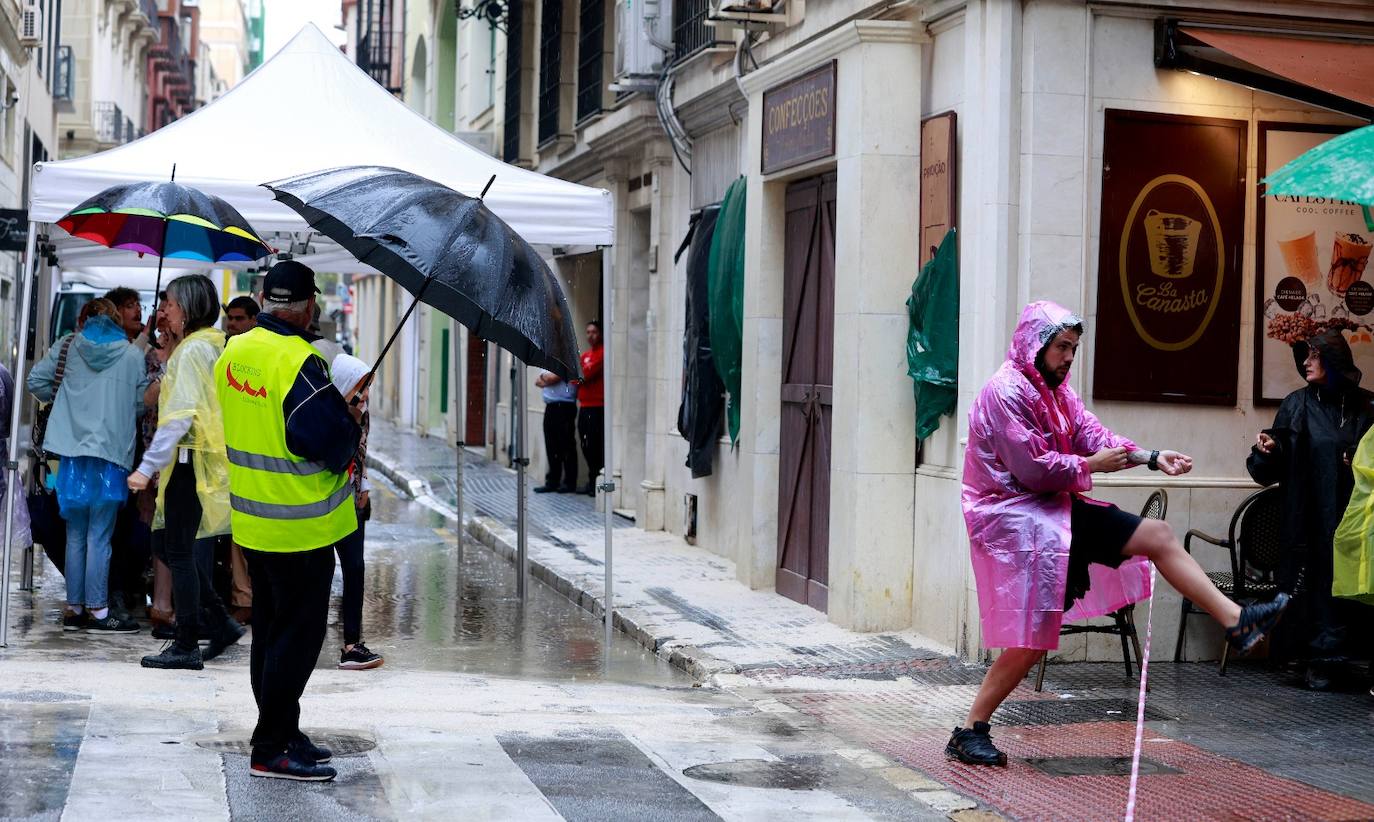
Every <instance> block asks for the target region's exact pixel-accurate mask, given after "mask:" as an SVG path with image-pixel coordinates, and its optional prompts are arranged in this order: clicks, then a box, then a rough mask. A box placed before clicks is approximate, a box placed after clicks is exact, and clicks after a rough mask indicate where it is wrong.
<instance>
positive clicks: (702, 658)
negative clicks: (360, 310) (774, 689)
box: [367, 451, 740, 684]
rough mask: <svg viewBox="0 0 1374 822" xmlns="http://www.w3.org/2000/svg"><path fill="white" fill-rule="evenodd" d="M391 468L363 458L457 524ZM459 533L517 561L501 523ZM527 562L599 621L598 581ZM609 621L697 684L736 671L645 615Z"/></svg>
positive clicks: (482, 521) (478, 519)
mask: <svg viewBox="0 0 1374 822" xmlns="http://www.w3.org/2000/svg"><path fill="white" fill-rule="evenodd" d="M395 463H396V460H394V459H393V458H392V457H390V456H388V455H387V454H384V453H380V452H377V451H369V452H368V454H367V465H368V468H370V469H375V470H376V471H377V472H378V473H379V474H381V475H382V476H384V477H386V478H387V479H388V480H389V481H390V482H391V483H392V484H394V485H396V486H397V487H399V488H400V490H401V491H402V493H405V494H408V495H409V496H410V497H411V498H412V499H414V500H415V501H416V502H420V503H423V504H425V505H427V506H428V507H430V508H433V509H434V510H436V511H439V512H440V513H442V514H443V515H444V516H445V517H447V518H448V519H449V520H451V521H456V520H457V518H458V515H457V512H456V511H454V510H453V507H452V506H450V505H448V504H446V503H444V502H441V501H440V500H437V499H435V498H434V495H433V493H432V491H431V489H430V486H429V483H428V482H426V481H425V480H424V479H422V478H421V477H417V476H415V475H414V474H412V473H410V472H409V471H406V470H405V469H403V468H398V467H397V466H396V464H395ZM464 530H465V531H466V532H467V534H468V535H469V536H470V537H472V538H473V539H475V540H477V541H478V542H480V543H481V544H482V545H485V546H486V547H487V548H489V549H491V551H492V552H494V553H495V554H496V555H497V556H500V557H502V558H504V559H505V560H506V561H507V562H509V563H510V564H511V565H514V564H515V562H516V556H517V550H516V534H515V531H513V530H511V529H510V528H508V527H507V526H506V525H505V524H504V523H502V522H499V521H497V520H495V519H492V518H490V517H485V516H474V515H469V516H467V517H466V522H465V528H464ZM529 563H530V576H532V577H534V578H535V579H538V580H539V581H541V582H543V583H545V584H546V585H548V586H549V587H551V588H553V589H554V590H555V591H557V592H558V593H560V594H562V595H563V596H565V597H567V598H568V599H569V600H571V601H572V602H574V603H576V604H577V606H578V607H580V608H582V609H583V610H584V611H587V612H588V613H590V614H593V615H595V616H596V617H597V618H602V617H603V614H605V611H606V604H605V601H604V594H603V587H602V586H603V580H602V579H601V577H600V576H599V575H597V576H593V575H588V574H577V575H569V574H565V573H563V572H560V571H558V570H556V569H554V568H551V567H550V566H548V565H545V564H544V563H543V562H540V561H539V560H538V559H536V558H535V557H530V558H529ZM611 619H612V623H611V624H612V625H613V626H614V627H615V629H616V630H618V631H620V632H621V633H623V634H626V635H627V636H629V637H630V638H632V639H633V640H634V641H635V642H637V643H639V645H640V646H641V647H643V648H645V649H646V650H649V651H652V652H653V653H654V654H655V655H656V656H658V657H659V658H661V659H663V660H665V661H666V662H668V663H669V664H671V665H673V666H674V667H677V668H679V669H681V670H682V671H684V672H686V673H687V674H688V675H689V676H691V677H692V678H693V679H695V680H696V681H697V683H698V684H704V683H706V682H707V681H708V680H710V679H711V678H712V677H714V676H716V675H717V674H736V673H739V670H740V668H739V666H738V665H736V664H734V663H733V662H727V661H726V660H723V659H720V658H718V657H714V656H711V655H710V654H708V653H706V652H705V651H703V650H701V649H700V648H698V647H696V646H694V645H686V644H683V643H682V642H681V641H680V640H674V639H673V638H672V637H671V636H670V635H668V633H667V632H666V630H664V629H663V628H661V627H660V626H657V625H654V624H653V623H652V622H650V621H649V617H648V615H646V614H644V613H642V612H640V611H639V610H637V609H635V608H627V607H616V608H614V609H612V614H611Z"/></svg>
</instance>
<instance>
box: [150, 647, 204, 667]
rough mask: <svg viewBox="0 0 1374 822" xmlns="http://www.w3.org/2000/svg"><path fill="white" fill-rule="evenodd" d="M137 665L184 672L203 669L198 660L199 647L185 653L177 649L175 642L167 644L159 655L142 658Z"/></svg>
mask: <svg viewBox="0 0 1374 822" xmlns="http://www.w3.org/2000/svg"><path fill="white" fill-rule="evenodd" d="M139 664H140V665H142V666H143V667H145V668H168V669H172V668H175V669H179V670H186V671H199V670H200V669H202V668H204V667H205V665H204V664H203V663H202V662H201V659H200V647H199V646H197V647H195V648H192V649H191V650H189V651H187V650H183V649H181V648H178V647H177V645H176V643H175V642H173V643H170V644H168V646H167V647H166V648H163V649H162V653H160V654H149V655H148V656H145V657H143V660H142V661H141V662H140V663H139Z"/></svg>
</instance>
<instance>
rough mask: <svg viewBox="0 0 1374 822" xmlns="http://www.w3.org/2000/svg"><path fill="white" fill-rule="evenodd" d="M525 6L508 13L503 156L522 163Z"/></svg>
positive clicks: (517, 4)
mask: <svg viewBox="0 0 1374 822" xmlns="http://www.w3.org/2000/svg"><path fill="white" fill-rule="evenodd" d="M524 25H525V4H524V2H523V0H513V2H512V3H511V4H510V9H509V10H508V11H507V12H506V32H507V34H506V101H505V103H506V112H505V114H506V118H505V130H504V134H503V139H502V143H503V150H502V154H501V157H502V159H504V160H505V161H506V162H508V163H514V162H518V161H519V160H520V104H521V99H520V96H521V95H520V75H521V69H522V65H521V63H522V59H523V55H522V53H521V52H522V51H523V50H524Z"/></svg>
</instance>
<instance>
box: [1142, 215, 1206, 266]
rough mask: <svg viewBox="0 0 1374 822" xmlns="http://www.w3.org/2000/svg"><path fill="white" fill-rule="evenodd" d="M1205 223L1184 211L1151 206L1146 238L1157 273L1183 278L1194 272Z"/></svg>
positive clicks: (1147, 217)
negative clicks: (1169, 210) (1168, 211)
mask: <svg viewBox="0 0 1374 822" xmlns="http://www.w3.org/2000/svg"><path fill="white" fill-rule="evenodd" d="M1201 234H1202V223H1200V222H1198V221H1197V220H1194V219H1193V218H1192V217H1186V216H1184V215H1182V214H1169V213H1167V212H1163V211H1158V210H1155V209H1150V213H1149V214H1146V215H1145V241H1146V242H1147V243H1148V244H1149V247H1150V269H1151V270H1152V271H1154V273H1155V274H1156V275H1157V276H1160V277H1168V278H1170V279H1175V280H1178V279H1182V278H1184V277H1191V276H1192V275H1193V262H1194V261H1195V260H1196V259H1197V247H1198V237H1199V236H1200V235H1201Z"/></svg>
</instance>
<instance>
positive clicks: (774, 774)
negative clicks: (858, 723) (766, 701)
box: [682, 759, 826, 791]
mask: <svg viewBox="0 0 1374 822" xmlns="http://www.w3.org/2000/svg"><path fill="white" fill-rule="evenodd" d="M682 775H683V776H690V777H692V778H693V779H702V780H705V781H707V782H723V783H725V784H727V785H741V786H744V787H748V788H781V789H782V790H787V791H809V790H813V789H815V788H816V787H818V786H819V785H820V784H821V782H822V781H823V780H824V779H825V776H826V774H825V772H824V771H823V770H822V769H820V768H815V767H810V766H807V765H798V764H795V763H792V762H770V761H768V760H765V759H736V760H733V761H731V762H712V763H708V764H705V765H693V766H692V767H690V768H687V769H686V770H684V771H683V772H682Z"/></svg>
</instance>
